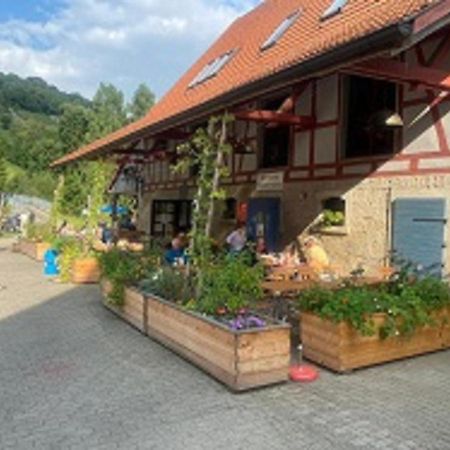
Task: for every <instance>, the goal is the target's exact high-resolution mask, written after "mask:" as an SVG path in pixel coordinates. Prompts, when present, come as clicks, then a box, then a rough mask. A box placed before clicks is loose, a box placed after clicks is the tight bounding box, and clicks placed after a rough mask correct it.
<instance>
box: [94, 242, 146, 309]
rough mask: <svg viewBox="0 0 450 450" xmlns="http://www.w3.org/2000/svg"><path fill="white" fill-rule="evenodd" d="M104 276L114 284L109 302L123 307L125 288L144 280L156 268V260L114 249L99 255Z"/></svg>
mask: <svg viewBox="0 0 450 450" xmlns="http://www.w3.org/2000/svg"><path fill="white" fill-rule="evenodd" d="M98 260H99V263H100V268H101V271H102V276H103V277H105V278H106V279H107V280H108V281H110V282H111V284H112V291H111V293H110V295H109V300H110V301H111V302H112V303H114V304H115V305H118V306H121V305H123V301H124V293H125V287H126V286H130V285H134V284H136V283H138V282H139V281H140V280H142V279H143V278H144V277H145V275H146V273H148V271H150V270H152V269H153V268H154V266H153V264H154V260H153V259H152V258H151V257H148V256H146V255H143V254H138V253H129V252H125V251H122V250H119V249H113V250H111V251H109V252H106V253H101V254H99V255H98Z"/></svg>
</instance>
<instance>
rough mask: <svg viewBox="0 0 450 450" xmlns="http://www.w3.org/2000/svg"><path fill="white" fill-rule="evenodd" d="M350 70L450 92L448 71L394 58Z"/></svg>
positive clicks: (368, 62)
mask: <svg viewBox="0 0 450 450" xmlns="http://www.w3.org/2000/svg"><path fill="white" fill-rule="evenodd" d="M349 71H350V72H352V73H357V74H360V75H366V76H371V77H374V78H383V79H386V80H389V81H395V82H399V83H411V84H413V85H416V86H418V87H423V88H425V89H437V90H440V91H446V92H450V74H448V73H447V72H444V71H441V70H437V69H431V68H429V67H425V66H419V65H417V64H414V65H411V64H407V63H404V62H401V61H397V60H393V59H387V58H376V59H373V60H370V61H365V62H362V63H359V64H356V65H354V66H352V67H351V68H350V69H349Z"/></svg>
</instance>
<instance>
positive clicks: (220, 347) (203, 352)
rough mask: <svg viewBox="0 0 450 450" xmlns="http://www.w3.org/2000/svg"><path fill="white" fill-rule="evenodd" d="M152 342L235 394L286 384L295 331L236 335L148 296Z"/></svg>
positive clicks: (281, 327) (277, 328)
mask: <svg viewBox="0 0 450 450" xmlns="http://www.w3.org/2000/svg"><path fill="white" fill-rule="evenodd" d="M145 320H146V329H147V333H148V335H149V336H150V337H152V338H154V339H155V340H157V341H158V342H160V343H161V344H163V345H165V346H167V347H168V348H170V349H172V350H174V351H175V352H176V353H178V354H179V355H180V356H182V357H183V358H185V359H187V360H189V361H190V362H192V363H194V364H195V365H197V366H198V367H200V368H201V369H203V370H204V371H205V372H207V373H209V374H210V375H212V376H213V377H215V378H216V379H218V380H219V381H221V382H223V383H224V384H226V385H227V386H228V387H230V388H231V389H232V390H234V391H244V390H247V389H252V388H256V387H261V386H266V385H270V384H274V383H280V382H284V381H287V379H288V372H289V363H290V326H289V325H284V324H283V325H273V326H268V327H266V328H262V329H252V330H246V331H233V330H231V329H229V328H228V327H227V326H225V325H223V324H220V323H218V322H216V321H214V320H211V319H208V318H206V317H204V316H201V315H199V314H196V313H192V312H189V311H186V310H184V309H182V308H180V307H178V306H177V305H174V304H173V303H170V302H167V301H165V300H162V299H160V298H157V297H154V296H148V297H147V314H146V318H145Z"/></svg>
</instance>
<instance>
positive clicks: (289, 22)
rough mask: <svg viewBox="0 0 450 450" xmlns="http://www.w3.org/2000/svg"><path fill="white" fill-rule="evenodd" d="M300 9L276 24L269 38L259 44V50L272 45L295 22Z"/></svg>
mask: <svg viewBox="0 0 450 450" xmlns="http://www.w3.org/2000/svg"><path fill="white" fill-rule="evenodd" d="M300 14H301V11H300V10H298V11H295V12H294V13H292V14H291V15H289V16H288V17H286V19H284V20H283V22H282V23H281V24H280V25H278V27H277V29H276V30H275V31H274V32H273V33H272V34H271V35H270V36H269V38H268V39H267V40H266V41H265V42H264V44H263V45H262V46H261V51H264V50H267V49H269V48H270V47H272V46H274V45H275V44H276V43H277V42H278V41H279V40H280V39H281V38H282V37H283V35H284V34H285V33H286V31H287V30H289V28H291V26H292V25H293V24H294V23H295V21H296V20H297V19H298V17H299V16H300Z"/></svg>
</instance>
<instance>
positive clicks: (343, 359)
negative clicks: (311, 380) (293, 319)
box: [300, 310, 450, 372]
mask: <svg viewBox="0 0 450 450" xmlns="http://www.w3.org/2000/svg"><path fill="white" fill-rule="evenodd" d="M384 317H385V316H384V315H383V314H377V315H375V316H374V317H373V319H374V322H375V325H376V327H377V329H378V328H379V327H380V326H381V325H382V324H383V323H384ZM445 317H448V318H450V314H449V311H448V310H444V311H442V312H440V313H438V314H436V319H437V320H438V325H437V326H436V327H424V328H421V329H418V330H417V331H416V332H415V333H414V335H412V336H398V337H390V338H387V339H385V340H382V339H380V338H379V337H378V333H376V334H375V335H374V336H362V335H361V334H359V333H358V331H356V330H355V329H354V328H352V327H351V326H350V325H348V324H347V323H345V322H342V323H339V324H335V323H333V322H331V321H328V320H323V319H321V318H320V317H318V316H316V315H314V314H308V313H302V315H301V326H300V331H301V341H302V345H303V356H304V357H305V358H307V359H309V360H311V361H314V362H316V363H317V364H320V365H322V366H325V367H328V368H330V369H332V370H334V371H336V372H347V371H351V370H353V369H357V368H360V367H367V366H372V365H375V364H380V363H384V362H388V361H394V360H397V359H402V358H407V357H410V356H415V355H421V354H424V353H429V352H433V351H436V350H442V349H444V348H449V347H450V327H449V325H448V324H447V325H445V324H442V321H443V319H444V318H445Z"/></svg>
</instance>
